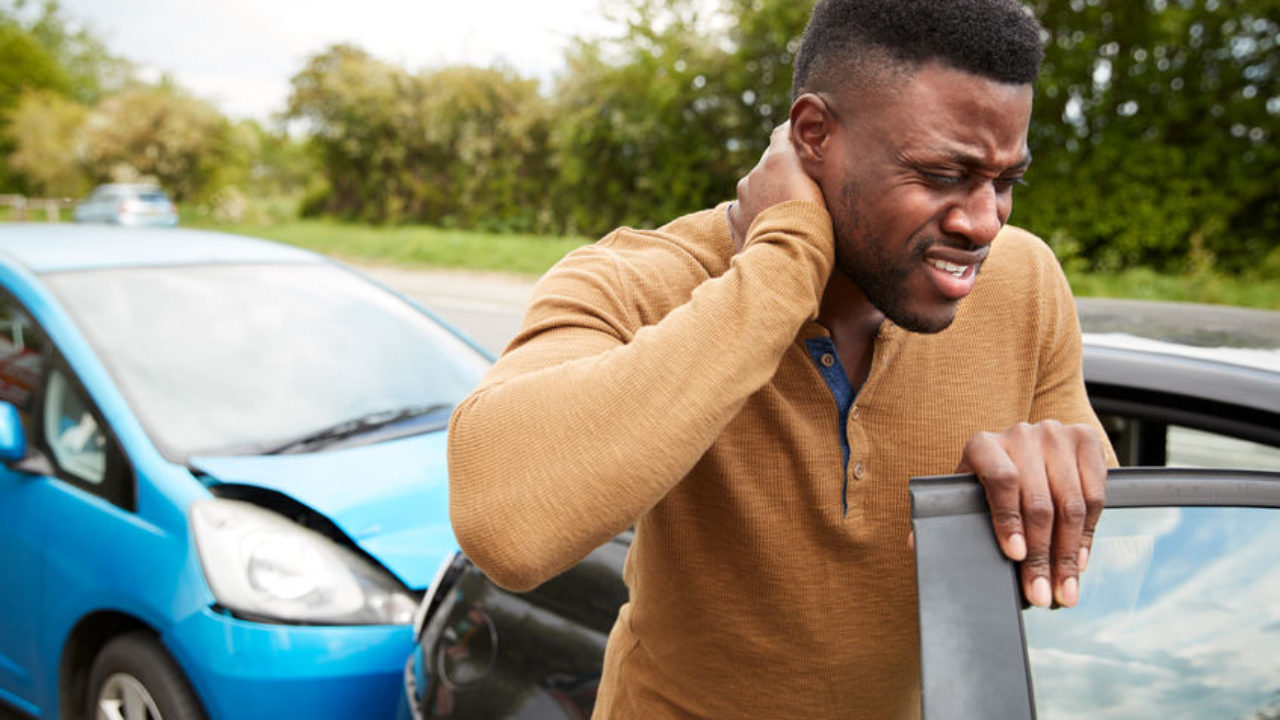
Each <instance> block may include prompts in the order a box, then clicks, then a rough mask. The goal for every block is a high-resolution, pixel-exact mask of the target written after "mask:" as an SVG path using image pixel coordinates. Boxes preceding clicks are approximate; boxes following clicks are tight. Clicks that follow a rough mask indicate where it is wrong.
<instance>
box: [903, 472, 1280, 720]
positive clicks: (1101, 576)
mask: <svg viewBox="0 0 1280 720" xmlns="http://www.w3.org/2000/svg"><path fill="white" fill-rule="evenodd" d="M1107 495H1108V497H1107V510H1106V511H1105V512H1104V513H1103V518H1102V521H1101V522H1100V524H1099V526H1098V532H1097V535H1096V537H1095V541H1094V550H1093V553H1092V557H1091V560H1090V564H1089V568H1088V569H1087V571H1086V572H1085V574H1084V576H1083V578H1082V584H1081V599H1080V603H1079V604H1078V605H1077V607H1075V608H1071V609H1066V610H1041V609H1034V608H1032V609H1025V610H1024V608H1023V602H1022V597H1021V593H1020V590H1019V589H1018V587H1017V585H1016V582H1015V576H1014V566H1013V564H1012V563H1010V562H1008V561H1007V560H1005V559H1004V557H1003V556H1002V555H1001V553H1000V551H999V550H998V548H997V546H996V543H995V537H994V533H993V532H992V530H991V520H990V516H989V515H988V514H987V508H986V503H985V500H984V497H983V492H982V488H981V486H980V485H978V484H977V482H976V481H975V480H974V479H973V478H972V476H948V477H941V478H919V479H916V480H913V481H912V483H911V496H912V515H913V524H914V528H915V537H916V567H917V574H918V577H917V582H918V585H919V589H920V592H919V609H920V635H921V662H922V681H923V687H924V716H925V718H926V720H941V719H943V718H948V719H950V718H965V719H969V718H972V719H978V718H982V719H985V718H1009V719H1014V718H1032V717H1041V718H1090V719H1095V720H1107V719H1108V718H1146V717H1160V718H1173V719H1176V718H1229V719H1234V718H1241V719H1245V718H1247V719H1248V720H1255V719H1266V720H1270V719H1271V718H1280V651H1277V648H1280V599H1278V598H1280V553H1277V552H1276V551H1275V549H1276V548H1277V547H1280V471H1252V470H1200V469H1172V468H1131V469H1120V470H1113V471H1112V472H1111V475H1110V477H1109V482H1108V493H1107Z"/></svg>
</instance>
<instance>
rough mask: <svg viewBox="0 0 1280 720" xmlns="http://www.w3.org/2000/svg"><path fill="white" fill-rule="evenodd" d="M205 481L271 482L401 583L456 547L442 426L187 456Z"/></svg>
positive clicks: (424, 574) (428, 570) (424, 573)
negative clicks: (354, 443) (312, 446)
mask: <svg viewBox="0 0 1280 720" xmlns="http://www.w3.org/2000/svg"><path fill="white" fill-rule="evenodd" d="M188 464H189V465H190V466H191V467H192V468H194V469H196V470H198V471H200V472H202V473H205V475H206V477H204V478H202V480H203V482H205V483H206V484H208V485H217V484H222V483H234V484H240V485H254V486H258V487H262V488H267V489H269V490H275V491H277V492H280V493H283V494H285V495H288V496H290V497H292V498H293V499H295V500H297V501H298V502H300V503H303V504H304V505H307V506H308V507H311V508H312V509H314V510H316V511H317V512H320V513H322V514H324V515H325V516H326V517H328V518H329V519H330V520H332V521H333V522H334V523H335V524H336V525H337V526H338V527H339V528H341V529H342V531H343V532H345V533H346V534H347V535H348V536H349V537H350V538H351V539H352V540H354V541H355V542H356V543H357V544H358V545H359V546H360V547H361V549H363V550H364V551H365V552H367V553H368V554H369V555H371V556H373V557H374V558H377V560H378V561H379V562H381V563H382V564H383V565H384V566H385V567H386V568H387V569H388V570H390V571H391V572H392V573H394V574H395V575H396V576H397V577H399V578H400V580H401V582H403V583H404V584H405V585H406V586H408V587H409V588H411V589H415V590H425V589H426V587H427V585H429V584H430V582H431V579H432V577H433V576H434V574H435V571H436V568H437V566H439V564H440V561H441V560H442V559H443V558H444V557H445V556H446V555H447V554H449V553H452V552H453V551H455V550H457V547H458V545H457V541H456V540H455V539H454V537H453V530H452V528H451V527H450V525H449V503H448V471H447V470H446V468H445V433H444V432H433V433H428V434H424V435H415V436H412V437H407V438H400V439H397V440H390V441H386V442H380V443H375V444H373V445H364V446H359V447H353V448H344V449H339V450H331V451H327V452H315V453H303V454H296V455H261V456H231V457H193V458H191V459H190V460H189V461H188Z"/></svg>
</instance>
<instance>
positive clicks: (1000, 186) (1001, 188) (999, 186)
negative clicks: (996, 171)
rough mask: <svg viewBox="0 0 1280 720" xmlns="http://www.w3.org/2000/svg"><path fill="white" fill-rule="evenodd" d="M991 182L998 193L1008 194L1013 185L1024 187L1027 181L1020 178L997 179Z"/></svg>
mask: <svg viewBox="0 0 1280 720" xmlns="http://www.w3.org/2000/svg"><path fill="white" fill-rule="evenodd" d="M992 182H994V183H995V186H996V190H997V191H998V192H1008V191H1009V190H1012V189H1013V187H1014V186H1015V185H1026V184H1027V181H1026V179H1025V178H1022V177H998V178H996V179H995V180H993V181H992Z"/></svg>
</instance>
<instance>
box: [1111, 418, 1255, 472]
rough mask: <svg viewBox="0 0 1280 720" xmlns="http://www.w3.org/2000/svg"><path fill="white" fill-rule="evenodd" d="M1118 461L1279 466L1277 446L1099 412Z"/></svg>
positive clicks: (1127, 463) (1248, 467)
mask: <svg viewBox="0 0 1280 720" xmlns="http://www.w3.org/2000/svg"><path fill="white" fill-rule="evenodd" d="M1098 419H1099V420H1101V421H1102V424H1103V427H1105V428H1106V430H1107V437H1108V438H1109V439H1110V440H1111V445H1112V447H1114V448H1115V451H1116V458H1117V459H1118V460H1119V462H1120V465H1122V466H1130V465H1145V466H1168V467H1213V468H1233V469H1238V470H1280V447H1276V446H1275V445H1272V444H1267V443H1262V442H1255V441H1253V440H1249V439H1246V438H1240V437H1234V436H1232V435H1228V434H1226V433H1222V432H1213V431H1210V430H1205V429H1203V428H1193V427H1189V426H1185V425H1179V424H1175V423H1169V422H1165V421H1163V420H1160V419H1157V418H1151V417H1134V416H1128V415H1122V414H1118V413H1099V415H1098Z"/></svg>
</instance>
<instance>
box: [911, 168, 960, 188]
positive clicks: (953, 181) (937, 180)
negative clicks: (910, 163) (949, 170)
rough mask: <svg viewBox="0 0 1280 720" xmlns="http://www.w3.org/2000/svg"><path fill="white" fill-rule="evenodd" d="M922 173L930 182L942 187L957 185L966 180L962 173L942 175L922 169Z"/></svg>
mask: <svg viewBox="0 0 1280 720" xmlns="http://www.w3.org/2000/svg"><path fill="white" fill-rule="evenodd" d="M920 174H921V175H922V176H924V178H925V179H926V180H928V181H929V182H931V183H933V184H934V185H938V186H941V187H955V186H956V185H959V184H960V183H962V182H964V177H963V176H960V175H942V174H940V173H931V172H925V171H921V172H920Z"/></svg>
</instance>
